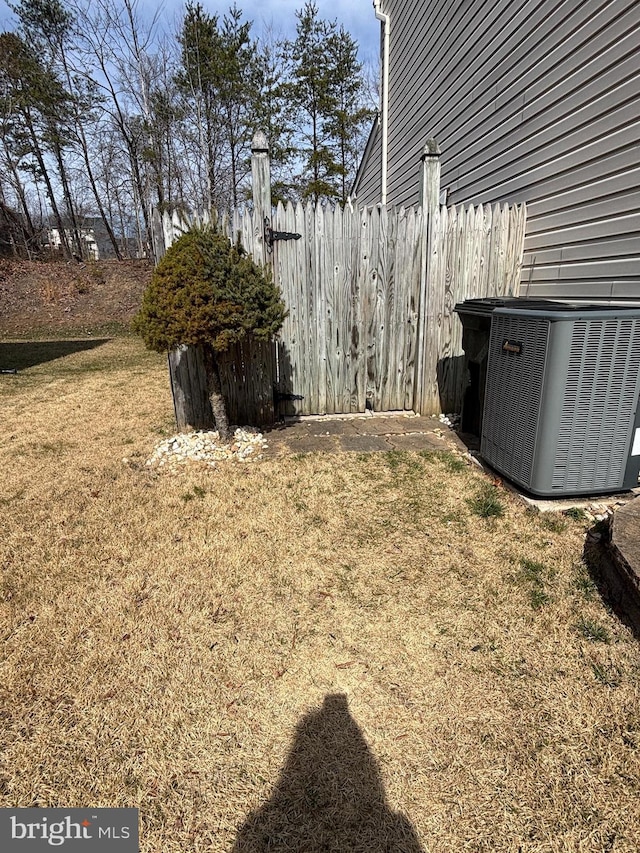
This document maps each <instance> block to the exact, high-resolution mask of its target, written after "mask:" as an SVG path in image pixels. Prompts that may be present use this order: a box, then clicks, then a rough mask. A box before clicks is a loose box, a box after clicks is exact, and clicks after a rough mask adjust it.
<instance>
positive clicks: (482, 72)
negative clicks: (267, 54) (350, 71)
mask: <svg viewBox="0 0 640 853" xmlns="http://www.w3.org/2000/svg"><path fill="white" fill-rule="evenodd" d="M374 7H375V12H376V17H377V18H379V19H380V21H381V29H382V42H381V43H382V62H381V65H382V92H383V98H382V103H381V112H380V117H379V120H378V122H377V123H376V125H375V126H374V128H373V131H372V133H371V136H370V139H369V142H368V144H367V147H366V150H365V152H364V156H363V159H362V162H361V165H360V169H359V171H358V175H357V177H356V181H355V185H354V188H353V195H355V197H356V198H357V200H358V201H359V202H360V203H361V204H375V203H378V202H386V203H388V204H394V205H413V204H418V203H419V202H420V169H419V160H420V155H421V152H422V149H423V146H424V144H425V141H426V140H427V138H429V137H433V138H435V139H436V140H437V142H438V144H439V146H440V149H441V152H442V155H441V164H442V178H441V188H442V190H443V194H446V200H447V203H448V204H459V203H462V202H464V203H473V204H479V203H485V202H491V203H493V202H509V203H519V202H523V201H524V202H526V203H527V210H528V221H527V234H526V241H525V258H524V264H523V269H522V279H521V294H522V295H524V294H525V293H527V294H529V295H530V296H538V297H554V298H563V297H564V298H595V297H601V298H606V299H609V300H612V301H624V300H629V299H630V300H634V301H636V300H638V301H640V146H639V142H640V61H639V56H640V3H638V2H637V0H613V2H604V0H585V2H578V0H497V2H496V0H477V2H473V3H471V2H461V3H442V2H438V0H416V2H413V3H408V2H407V0H374Z"/></svg>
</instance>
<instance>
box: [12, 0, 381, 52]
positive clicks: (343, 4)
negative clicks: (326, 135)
mask: <svg viewBox="0 0 640 853" xmlns="http://www.w3.org/2000/svg"><path fill="white" fill-rule="evenodd" d="M63 2H64V0H63ZM200 2H201V3H202V6H203V7H204V9H205V10H206V11H207V12H209V13H211V14H215V13H218V14H220V15H222V14H224V12H226V11H227V10H228V9H229V6H230V5H231V3H232V2H233V0H229V2H223V0H200ZM137 4H138V8H139V11H140V14H141V16H143V17H148V18H151V17H152V16H153V14H154V13H155V12H156V11H158V10H159V14H160V21H161V22H162V24H163V26H164V27H166V28H167V29H168V30H169V31H172V30H174V29H175V26H176V23H177V21H179V20H180V18H181V12H182V10H183V9H184V2H183V0H160V2H157V0H137ZM316 5H317V6H318V10H319V13H320V17H321V18H324V19H326V20H337V21H338V23H339V24H343V25H344V27H345V29H346V30H347V31H348V32H349V33H351V35H352V36H353V38H354V39H355V40H356V41H357V42H358V44H359V47H360V60H361V61H362V62H364V63H365V64H366V65H371V66H373V67H374V68H376V67H377V63H378V54H379V43H380V24H379V23H378V21H376V18H375V14H374V10H373V3H372V0H316ZM237 6H238V8H239V9H241V10H242V12H243V14H244V17H245V18H246V19H249V20H250V21H253V22H254V27H253V34H254V36H257V35H259V34H260V32H261V31H262V29H263V25H265V24H266V25H269V24H272V25H273V29H274V31H276V32H281V33H282V34H283V35H285V36H292V35H293V34H294V32H295V25H296V17H295V12H296V9H301V8H302V7H303V6H304V0H237ZM11 22H12V14H11V12H10V10H9V8H8V6H7V5H6V2H5V0H0V29H10V28H11V27H12V23H11Z"/></svg>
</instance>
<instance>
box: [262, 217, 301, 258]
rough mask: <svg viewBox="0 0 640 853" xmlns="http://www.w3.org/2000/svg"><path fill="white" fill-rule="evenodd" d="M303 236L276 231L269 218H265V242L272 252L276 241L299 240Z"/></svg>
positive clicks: (290, 232) (291, 232)
mask: <svg viewBox="0 0 640 853" xmlns="http://www.w3.org/2000/svg"><path fill="white" fill-rule="evenodd" d="M300 237H302V234H294V233H293V231H274V230H273V228H272V227H271V221H270V219H269V217H268V216H265V218H264V242H265V243H266V244H267V248H268V249H269V251H270V252H272V251H273V244H274V243H275V241H276V240H299V239H300Z"/></svg>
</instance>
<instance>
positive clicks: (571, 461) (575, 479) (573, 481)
mask: <svg viewBox="0 0 640 853" xmlns="http://www.w3.org/2000/svg"><path fill="white" fill-rule="evenodd" d="M639 390H640V321H639V320H637V319H629V320H589V319H584V320H577V321H576V322H575V324H574V328H573V334H572V342H571V353H570V356H569V361H568V365H567V386H566V392H565V396H564V400H563V405H562V415H561V421H560V429H559V433H558V440H557V444H556V453H555V464H554V468H553V473H552V480H551V487H552V489H553V490H554V491H558V492H569V491H585V490H592V491H594V492H597V491H603V490H607V489H611V488H616V486H617V485H618V484H619V483H620V482H621V481H622V478H623V476H624V469H625V465H626V460H627V453H628V442H629V433H628V425H629V424H630V423H631V422H632V419H633V414H634V412H635V407H636V403H637V400H638V393H639Z"/></svg>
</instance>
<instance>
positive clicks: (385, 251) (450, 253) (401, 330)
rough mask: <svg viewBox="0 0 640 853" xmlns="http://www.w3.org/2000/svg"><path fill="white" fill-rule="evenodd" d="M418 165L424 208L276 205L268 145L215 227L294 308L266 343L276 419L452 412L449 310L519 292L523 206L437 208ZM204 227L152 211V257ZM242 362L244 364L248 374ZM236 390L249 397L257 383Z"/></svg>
mask: <svg viewBox="0 0 640 853" xmlns="http://www.w3.org/2000/svg"><path fill="white" fill-rule="evenodd" d="M259 158H262V159H261V161H260V162H258V167H257V168H256V161H258V159H259ZM423 168H424V169H425V178H424V181H423V185H424V187H425V198H426V203H425V205H424V207H422V206H418V207H415V208H414V207H411V208H407V209H405V208H400V209H396V208H393V207H386V206H383V205H377V206H375V207H369V208H359V207H356V206H351V205H347V206H345V207H344V208H341V207H339V206H338V207H335V208H334V207H330V206H322V205H315V204H313V203H310V202H308V203H306V204H302V203H298V204H295V205H294V204H291V203H288V204H287V205H286V206H285V205H282V204H279V205H278V206H277V207H276V208H275V209H273V208H272V207H271V201H270V189H269V186H268V159H267V160H266V163H265V150H264V146H263V145H262V146H260V147H259V149H258V153H256V152H254V170H253V178H254V207H253V210H244V211H235V212H233V214H231V215H220V216H217V217H216V219H217V222H218V225H219V227H221V228H222V229H223V230H224V231H225V232H226V233H227V234H228V236H229V237H230V238H231V239H232V240H236V239H240V241H241V242H242V244H243V245H244V247H245V248H246V250H247V251H248V252H249V253H251V254H252V255H253V257H254V259H255V260H256V261H258V262H260V263H264V264H265V265H267V266H269V267H271V269H272V271H273V275H274V278H275V281H276V282H277V284H278V285H279V286H280V288H281V290H282V294H283V298H284V302H285V304H286V306H287V309H288V311H289V314H288V317H287V319H286V321H285V324H284V326H283V329H282V331H281V333H280V335H279V337H278V340H277V341H276V342H275V344H274V347H273V363H274V382H273V384H274V388H273V392H272V393H273V395H274V400H275V410H274V414H275V417H278V416H280V415H283V414H287V415H313V414H334V413H335V414H350V413H358V412H364V411H365V410H367V409H371V410H373V411H386V412H388V411H397V410H413V411H416V412H419V413H421V414H427V415H431V414H440V413H448V412H455V411H460V406H461V401H462V394H463V391H464V382H465V377H464V376H463V375H462V369H461V364H462V360H463V359H462V346H461V344H462V326H461V323H460V321H459V319H458V317H457V315H456V314H455V313H454V311H453V308H454V306H455V304H456V303H457V302H459V301H462V300H464V299H467V298H472V297H474V298H477V297H483V296H503V295H512V294H514V293H515V292H517V289H518V286H519V280H520V267H521V263H522V252H523V245H524V231H525V222H526V209H525V206H524V205H520V206H512V207H509V206H507V205H504V206H500V205H494V206H493V207H490V206H484V207H483V206H479V207H466V208H464V207H458V208H456V207H449V208H447V207H441V206H440V205H439V204H438V194H437V191H438V189H439V162H438V161H437V159H434V158H430V159H429V160H428V161H427V163H426V164H425V165H424V166H423ZM427 169H430V170H431V174H430V175H429V174H427V172H426V170H427ZM429 186H431V190H430V191H429V189H428V188H429ZM209 218H210V216H209V215H205V216H200V217H195V216H185V215H184V214H178V213H177V212H175V213H174V214H173V215H172V216H170V215H169V214H167V213H165V214H164V215H163V216H162V217H160V216H159V214H155V216H154V223H155V227H154V233H155V234H156V242H157V249H156V256H158V255H161V254H162V253H163V251H164V250H165V249H166V248H168V246H169V245H170V244H171V243H172V242H173V240H174V239H176V237H177V236H179V234H180V233H183V232H184V231H185V230H187V229H188V228H189V226H190V225H191V224H192V223H193V222H194V221H198V222H202V221H203V220H204V221H207V220H208V219H209ZM265 225H266V226H267V228H266V229H265ZM274 232H275V234H274ZM284 235H288V239H285V238H284ZM292 235H296V237H295V238H293V236H292ZM298 235H299V236H298ZM270 236H275V237H276V239H275V240H273V241H271V240H270V239H269V238H270ZM278 238H279V239H278ZM261 357H262V356H261ZM250 362H251V358H249V357H247V364H246V365H244V362H243V363H242V365H241V366H240V368H239V369H240V372H241V373H242V374H243V375H248V373H249V372H250ZM267 373H268V372H267V371H263V372H262V385H264V383H265V381H267ZM270 375H271V374H269V376H270ZM262 385H261V387H260V394H259V396H260V398H261V399H260V405H259V406H258V410H260V411H263V412H266V411H267V408H265V406H264V399H265V395H268V394H269V393H270V391H269V389H265V388H264V387H262ZM243 389H244V391H243V393H244V394H245V396H246V394H249V393H256V392H255V384H254V383H251V382H245V383H244V384H243ZM252 389H253V390H252ZM237 406H238V412H239V413H240V414H242V413H244V412H245V411H246V412H253V411H255V410H256V407H255V406H254V405H253V404H252V402H251V401H250V400H244V399H243V398H242V396H240V397H238V402H237Z"/></svg>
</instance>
